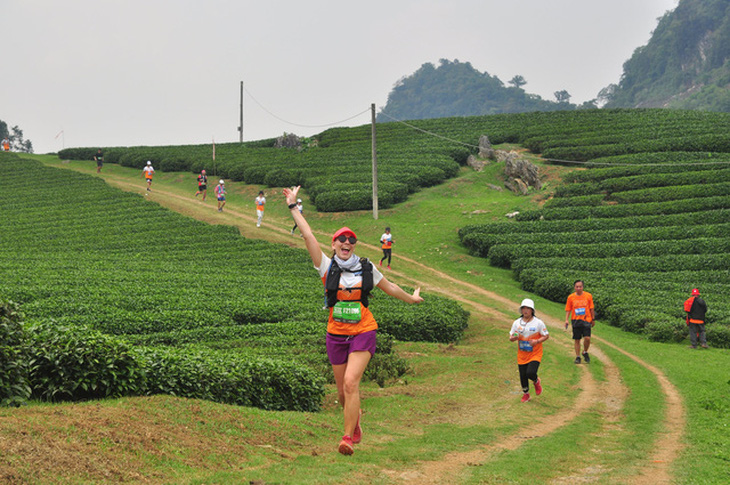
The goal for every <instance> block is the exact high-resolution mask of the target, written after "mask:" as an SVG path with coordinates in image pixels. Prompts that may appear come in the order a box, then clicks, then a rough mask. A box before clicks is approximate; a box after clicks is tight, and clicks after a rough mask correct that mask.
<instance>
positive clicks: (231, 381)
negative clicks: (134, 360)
mask: <svg viewBox="0 0 730 485" xmlns="http://www.w3.org/2000/svg"><path fill="white" fill-rule="evenodd" d="M137 353H138V355H139V356H140V358H141V359H142V361H143V362H144V366H145V369H146V371H147V372H146V373H147V376H148V379H147V388H146V393H147V394H170V395H173V396H179V397H189V398H196V399H207V400H211V401H216V402H221V403H228V404H237V405H240V406H256V407H259V408H262V409H269V410H279V411H281V410H292V411H318V410H319V408H320V405H321V402H322V398H323V397H324V379H323V378H322V377H321V376H319V375H317V373H315V372H314V371H313V370H311V369H308V368H306V367H304V366H302V365H300V364H296V363H292V362H284V361H277V360H272V359H261V358H257V359H250V360H247V359H245V358H242V357H237V356H231V355H219V354H216V353H214V352H211V351H206V350H202V349H194V348H184V349H183V348H181V349H169V348H140V349H138V350H137Z"/></svg>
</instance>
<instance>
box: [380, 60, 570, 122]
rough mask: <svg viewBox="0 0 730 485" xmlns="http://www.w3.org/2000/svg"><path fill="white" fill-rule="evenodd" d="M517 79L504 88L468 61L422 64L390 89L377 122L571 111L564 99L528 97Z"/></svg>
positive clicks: (532, 95) (519, 79)
mask: <svg viewBox="0 0 730 485" xmlns="http://www.w3.org/2000/svg"><path fill="white" fill-rule="evenodd" d="M525 83H526V81H525V80H524V78H522V77H521V76H515V78H513V80H512V81H510V84H511V86H509V87H508V86H505V85H504V83H503V82H502V81H501V80H500V79H499V78H498V77H497V76H491V75H490V74H489V73H487V72H479V71H478V70H476V69H474V67H472V65H471V64H470V63H469V62H459V61H458V60H454V61H449V60H446V59H441V61H440V62H439V65H438V66H434V65H433V64H431V63H425V64H423V65H422V66H421V67H420V68H419V69H418V70H417V71H416V72H414V73H413V74H411V75H409V76H406V77H404V78H403V79H401V80H400V81H398V83H397V84H396V85H395V87H393V89H392V91H391V92H390V94H389V95H388V102H387V104H386V105H385V106H384V107H383V108H382V109H381V111H380V113H379V114H378V121H392V120H393V119H397V120H417V119H426V118H443V117H448V116H477V115H490V114H498V113H522V112H526V111H556V110H565V109H574V108H575V105H572V104H570V103H569V102H568V101H569V97H568V99H565V100H563V101H562V102H553V101H548V100H544V99H542V98H541V97H540V96H538V95H536V94H529V93H527V92H526V91H525V90H524V89H522V86H523V85H524V84H525Z"/></svg>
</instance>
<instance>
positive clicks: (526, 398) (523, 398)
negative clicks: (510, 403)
mask: <svg viewBox="0 0 730 485" xmlns="http://www.w3.org/2000/svg"><path fill="white" fill-rule="evenodd" d="M529 400H530V393H529V392H526V393H525V395H524V396H522V400H521V401H522V402H527V401H529ZM340 446H342V445H340Z"/></svg>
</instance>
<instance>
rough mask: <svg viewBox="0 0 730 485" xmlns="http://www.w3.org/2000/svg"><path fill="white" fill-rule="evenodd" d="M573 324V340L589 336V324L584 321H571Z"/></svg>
mask: <svg viewBox="0 0 730 485" xmlns="http://www.w3.org/2000/svg"><path fill="white" fill-rule="evenodd" d="M571 322H572V324H573V340H580V339H582V338H583V337H590V336H591V322H586V321H585V320H571Z"/></svg>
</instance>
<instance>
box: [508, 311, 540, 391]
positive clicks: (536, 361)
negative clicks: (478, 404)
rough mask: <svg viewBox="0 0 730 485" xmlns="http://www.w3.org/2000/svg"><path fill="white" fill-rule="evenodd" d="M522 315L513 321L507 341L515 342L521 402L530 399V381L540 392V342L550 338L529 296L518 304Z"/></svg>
mask: <svg viewBox="0 0 730 485" xmlns="http://www.w3.org/2000/svg"><path fill="white" fill-rule="evenodd" d="M520 312H521V313H522V316H521V317H520V318H518V319H517V320H515V321H514V323H513V324H512V329H511V330H510V332H509V341H510V342H517V343H518V347H517V367H518V368H519V370H520V384H521V385H522V392H523V393H524V394H523V395H522V402H527V401H529V400H530V381H533V382H534V383H535V394H537V395H538V396H539V395H540V394H542V384H541V383H540V378H539V377H537V369H538V368H539V367H540V362H541V361H542V343H543V342H544V341H546V340H547V339H549V338H550V335H549V334H548V330H547V327H545V323H544V322H543V321H542V320H540V319H539V318H537V317H536V316H535V302H534V301H532V300H531V299H529V298H525V299H524V300H522V303H521V304H520Z"/></svg>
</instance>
